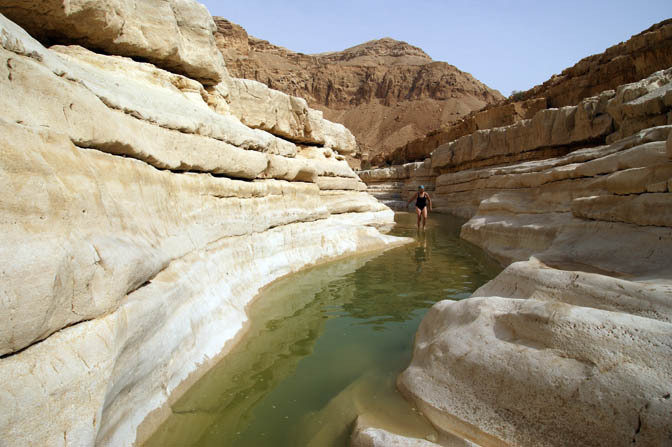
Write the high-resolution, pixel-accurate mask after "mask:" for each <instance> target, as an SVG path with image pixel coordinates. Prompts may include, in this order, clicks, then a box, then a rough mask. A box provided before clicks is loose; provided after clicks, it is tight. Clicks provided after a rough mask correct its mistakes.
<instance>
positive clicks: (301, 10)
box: [200, 0, 672, 96]
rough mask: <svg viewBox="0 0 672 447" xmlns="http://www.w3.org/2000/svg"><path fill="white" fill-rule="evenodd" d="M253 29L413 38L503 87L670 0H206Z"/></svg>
mask: <svg viewBox="0 0 672 447" xmlns="http://www.w3.org/2000/svg"><path fill="white" fill-rule="evenodd" d="M200 1H201V2H202V3H204V4H205V5H206V6H207V7H208V9H209V11H210V13H211V14H212V15H216V16H222V17H225V18H227V19H229V20H231V21H233V22H235V23H238V24H239V25H242V26H243V27H244V28H245V29H246V30H247V32H248V33H249V34H251V35H253V36H255V37H259V38H261V39H265V40H268V41H270V42H272V43H274V44H276V45H280V46H283V47H286V48H289V49H290V50H294V51H299V52H302V53H308V54H310V53H321V52H325V51H339V50H344V49H346V48H349V47H351V46H354V45H357V44H360V43H362V42H366V41H369V40H372V39H379V38H381V37H392V38H394V39H397V40H403V41H406V42H408V43H410V44H412V45H415V46H418V47H420V48H422V49H423V50H425V52H426V53H427V54H429V55H430V56H431V57H432V58H433V59H434V60H437V61H445V62H448V63H450V64H453V65H455V66H456V67H458V68H459V69H460V70H463V71H466V72H469V73H471V74H472V75H474V76H475V77H476V78H477V79H479V80H480V81H482V82H484V83H486V84H487V85H488V86H490V87H492V88H496V89H498V90H499V91H500V92H502V94H504V95H507V96H508V95H509V94H510V93H511V91H512V90H527V89H528V88H530V87H533V86H534V85H536V84H540V83H542V82H544V81H545V80H547V79H548V78H550V77H551V75H553V74H555V73H560V72H561V71H562V70H563V69H565V68H567V67H569V66H572V65H574V64H575V63H576V62H578V61H579V60H580V59H581V58H583V57H585V56H589V55H591V54H595V53H601V52H602V51H604V50H605V49H606V48H608V47H610V46H612V45H615V44H617V43H618V42H621V41H625V40H627V39H628V38H630V36H632V35H633V34H637V33H639V32H640V31H643V30H644V29H646V28H648V27H649V26H651V25H652V24H654V23H657V22H660V21H662V20H664V19H667V18H671V17H672V0H630V1H623V0H597V1H591V0H581V1H578V0H571V1H554V0H551V1H548V0H536V1H527V0H508V1H505V0H490V1H484V0H459V1H457V0H456V1H435V0H415V1H409V0H407V1H397V0H368V1H367V0H357V1H353V0H340V1H321V0H310V1H308V0H290V1H287V0H285V1H272V0H266V1H262V0H242V1H236V2H231V1H221V0H220V1H218V0H205V1H204V0H200Z"/></svg>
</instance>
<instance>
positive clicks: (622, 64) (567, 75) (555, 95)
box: [372, 19, 672, 166]
mask: <svg viewBox="0 0 672 447" xmlns="http://www.w3.org/2000/svg"><path fill="white" fill-rule="evenodd" d="M670 66H672V19H668V20H664V21H662V22H660V23H657V24H655V25H653V26H651V27H649V28H648V29H646V30H644V31H642V32H641V33H638V34H635V35H634V36H632V37H631V38H630V39H628V40H627V41H626V42H621V43H619V44H616V45H614V46H612V47H609V48H608V49H606V50H605V51H604V52H603V53H600V54H595V55H592V56H588V57H586V58H583V59H581V60H580V61H579V62H577V63H576V64H574V65H573V66H572V67H570V68H567V69H565V70H563V71H562V73H561V74H559V75H554V76H553V77H551V79H549V80H548V81H546V82H544V83H543V84H541V85H537V86H535V87H533V88H531V89H529V90H527V91H524V92H518V93H516V94H515V95H512V96H511V97H510V98H508V99H506V100H505V101H503V102H501V103H498V104H493V105H488V106H485V108H484V109H483V110H480V111H476V112H472V113H470V114H469V115H467V116H465V117H464V118H461V119H460V120H458V121H457V122H455V123H452V124H448V125H443V126H441V127H440V128H437V129H435V130H433V131H431V132H430V133H428V134H427V135H424V136H421V137H419V138H417V139H415V140H413V141H410V142H408V143H406V144H401V145H399V146H398V147H397V148H394V149H392V150H391V151H390V152H389V153H387V154H379V155H378V156H376V157H375V158H373V159H372V164H373V165H374V166H383V165H390V164H392V165H395V164H403V163H408V162H414V161H420V160H423V159H425V158H426V157H428V156H429V154H430V153H431V152H432V151H433V150H434V149H436V148H437V147H439V146H440V145H442V144H444V143H448V142H450V141H453V140H456V139H458V138H460V137H462V136H465V135H469V134H470V133H473V132H476V131H477V130H479V129H489V128H492V127H501V126H507V125H509V124H513V123H515V122H517V121H520V120H523V119H529V118H532V117H533V116H534V114H535V113H536V112H538V111H539V110H541V109H545V108H554V107H564V106H573V105H576V104H578V103H579V102H580V101H582V100H583V99H585V98H587V97H590V96H594V95H597V94H599V93H601V92H602V91H606V90H610V89H616V88H617V87H618V86H619V85H622V84H627V83H630V82H636V81H638V80H640V79H643V78H645V77H647V76H649V75H651V74H652V73H654V72H656V71H658V70H664V69H666V68H668V67H670Z"/></svg>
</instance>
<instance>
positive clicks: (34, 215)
mask: <svg viewBox="0 0 672 447" xmlns="http://www.w3.org/2000/svg"><path fill="white" fill-rule="evenodd" d="M41 3H44V2H41ZM94 3H95V2H93V3H92V2H88V3H83V4H81V5H79V8H80V9H77V8H75V6H73V5H75V3H74V2H71V4H70V8H65V9H63V10H59V11H56V12H54V11H51V12H53V13H54V14H56V16H57V17H56V19H54V16H53V15H50V14H41V15H35V16H31V17H32V18H30V20H31V21H32V22H31V23H33V22H34V23H33V24H34V26H36V27H37V28H39V29H42V30H43V31H44V33H46V34H49V36H47V37H45V35H44V34H40V36H41V37H43V38H45V39H46V40H49V39H52V38H54V36H56V35H57V36H58V42H59V43H66V44H67V43H71V42H77V43H80V44H82V45H85V46H76V45H73V46H70V45H57V46H52V47H51V48H49V49H47V48H45V47H44V46H43V45H42V44H41V43H40V42H38V41H37V40H35V39H33V37H31V36H30V35H29V34H28V33H26V32H25V31H24V30H23V29H21V28H20V27H19V26H17V25H16V24H15V23H13V22H11V21H9V20H8V19H7V18H5V17H4V16H2V15H0V105H1V108H2V110H3V114H2V117H0V147H2V157H1V158H0V185H1V186H2V191H3V193H4V194H3V199H2V204H1V206H0V231H1V232H2V234H3V243H2V244H1V245H0V256H1V257H2V259H3V260H4V261H5V262H4V265H3V268H2V269H1V271H0V284H2V286H1V287H0V296H1V297H2V300H0V378H2V380H1V381H0V382H1V383H0V439H1V440H2V441H1V442H0V444H2V445H3V446H5V445H7V446H25V445H77V446H80V445H119V446H123V445H132V444H133V443H134V442H136V441H139V440H138V439H137V438H136V436H137V429H138V427H139V426H140V425H141V424H143V421H145V423H144V427H145V429H146V431H148V430H151V427H149V426H148V424H149V425H152V424H157V423H159V422H160V420H161V408H162V406H164V405H165V404H166V402H167V401H168V399H169V398H171V396H172V397H174V393H175V391H176V390H179V389H180V387H181V384H184V383H185V381H187V380H193V379H194V378H195V377H197V376H198V374H200V373H201V372H202V369H201V368H202V367H203V366H204V365H207V364H208V362H211V361H212V359H214V358H216V357H217V356H218V355H221V354H222V352H224V351H225V349H226V348H227V346H228V344H230V343H231V341H232V340H233V339H234V337H235V336H236V335H237V334H239V333H240V331H241V330H242V329H243V327H244V325H245V321H246V319H247V317H246V314H245V308H246V305H247V304H248V303H249V302H250V301H251V300H252V299H253V298H254V296H255V295H256V294H257V292H258V290H259V289H260V288H261V287H263V286H264V285H266V284H268V283H269V282H271V281H273V280H274V279H276V278H279V277H281V276H283V275H286V274H289V273H291V272H294V271H296V270H298V269H300V268H303V267H305V266H307V265H311V264H314V263H317V262H322V261H324V260H328V259H335V258H337V257H340V256H344V255H348V254H353V253H356V252H360V251H365V250H374V249H375V250H379V249H384V248H386V247H391V246H394V245H397V244H400V243H403V242H404V241H403V240H401V239H399V238H393V237H390V236H386V235H384V234H381V233H380V232H379V231H378V228H381V227H386V226H390V225H391V224H392V222H393V213H392V212H391V211H390V210H389V208H387V207H386V206H384V205H382V204H381V203H379V202H378V201H377V200H375V199H374V198H372V197H371V196H370V195H368V194H367V193H366V192H364V190H365V185H364V184H363V183H362V182H361V181H360V180H359V178H358V177H357V175H356V174H355V173H354V172H353V171H352V170H351V169H350V168H349V167H348V165H347V163H346V162H345V160H344V157H343V155H342V154H345V153H349V152H351V151H352V150H354V145H355V141H354V138H353V136H352V134H351V133H350V132H349V131H347V129H345V128H344V127H343V126H341V125H337V124H334V123H330V122H328V121H326V120H324V119H323V118H322V116H321V114H320V113H319V112H316V111H313V110H311V109H309V108H308V107H307V106H306V103H305V101H303V100H300V99H298V98H292V97H290V96H288V95H285V94H282V93H279V92H274V91H272V90H270V89H268V88H266V87H265V86H261V85H260V84H256V83H253V82H250V81H241V80H236V79H233V78H230V77H229V76H228V74H227V73H226V70H225V69H224V67H223V65H221V66H220V65H219V62H218V60H217V58H210V59H208V58H207V57H205V56H204V55H205V54H207V53H208V52H209V51H210V50H213V49H214V43H212V42H211V39H205V37H207V36H210V38H211V37H212V36H211V31H212V30H211V24H212V19H211V18H210V17H209V15H207V12H206V15H207V17H205V16H203V15H202V13H203V11H204V10H203V8H202V7H201V6H200V5H198V4H196V3H195V2H192V1H180V2H172V1H171V2H159V3H161V5H159V6H161V7H169V6H170V7H171V8H172V11H173V13H174V14H175V15H174V17H173V16H169V17H168V18H165V17H164V18H162V19H157V21H152V20H150V19H149V18H148V17H143V16H142V13H143V11H144V12H148V13H151V14H152V15H153V14H154V13H155V11H153V10H148V9H146V8H145V6H147V5H141V6H142V7H141V8H139V9H137V8H136V9H135V10H134V12H133V14H134V15H133V17H132V18H131V17H127V16H128V14H130V12H129V11H130V10H127V9H124V8H125V7H130V6H129V4H127V3H124V4H123V5H121V4H120V5H117V6H118V7H119V8H121V9H114V8H112V6H110V5H109V4H108V3H105V4H102V3H96V4H94ZM139 3H141V2H138V4H139ZM12 5H13V3H12V2H9V3H6V4H4V5H3V6H2V8H1V9H2V10H7V9H8V8H9V9H11V10H12V11H13V13H16V14H18V15H21V14H23V13H27V14H28V15H30V14H31V11H33V9H34V8H35V7H36V4H33V3H30V4H28V3H22V4H21V5H18V4H17V5H15V6H12ZM113 6H114V5H113ZM122 6H123V7H122ZM131 6H132V5H131ZM136 6H138V5H136ZM106 8H112V9H111V10H109V9H106ZM190 8H192V9H190ZM111 11H113V12H114V14H112V12H111ZM105 12H110V14H103V13H105ZM59 14H60V15H59ZM63 14H65V15H66V17H62V15H63ZM135 14H140V15H135ZM26 17H28V16H24V19H26ZM120 17H121V19H120ZM124 17H126V18H127V19H128V20H127V22H126V25H124V26H123V27H122V28H123V29H124V30H125V31H124V32H121V31H120V33H121V34H119V35H118V36H117V37H116V38H115V39H113V40H110V39H111V38H110V37H109V36H108V35H107V34H105V33H106V32H108V31H110V29H111V30H112V31H114V27H113V26H112V25H114V24H115V23H117V22H116V21H117V20H122V19H123V18H124ZM171 17H173V19H175V20H173V19H171ZM26 20H27V19H26ZM52 20H55V21H56V22H58V23H54V22H51V21H52ZM101 20H103V22H104V21H105V20H111V21H112V22H113V23H107V22H104V23H103V25H105V24H107V25H109V26H111V27H112V28H110V29H107V30H101V31H100V33H99V34H95V35H94V34H91V33H94V30H96V29H97V27H100V26H102V25H101V22H100V21H101ZM143 20H148V23H152V27H151V29H144V28H143V32H149V34H151V36H150V35H144V37H145V38H146V39H144V40H143V36H141V35H140V34H138V33H139V32H140V31H139V29H138V28H137V26H138V24H140V23H143ZM61 21H62V22H63V23H61ZM73 21H74V22H76V23H77V26H73V27H70V26H69V25H68V24H71V23H72V22H73ZM176 23H177V25H176ZM56 25H58V26H63V27H64V28H62V29H61V28H58V27H57V26H56ZM175 26H178V27H180V29H182V28H184V30H183V31H184V32H182V31H181V32H180V33H176V34H175V35H179V39H182V40H181V41H180V42H177V43H176V42H174V41H172V40H170V39H168V40H165V39H161V38H158V39H149V37H152V36H153V37H157V36H159V37H160V36H164V35H170V34H171V33H172V32H173V31H175ZM37 28H35V29H37ZM31 29H33V28H31ZM87 30H88V31H87ZM150 31H151V32H150ZM187 31H188V32H187ZM125 32H128V34H124V33H125ZM191 32H194V33H196V34H197V36H195V37H194V36H192V34H190V33H191ZM50 33H52V34H50ZM73 33H74V34H73ZM82 33H83V34H82ZM208 33H210V34H208ZM113 34H114V33H113ZM199 36H200V37H199ZM202 38H203V39H205V40H203V39H202ZM204 42H205V43H204ZM208 42H209V43H208ZM211 44H212V45H211ZM143 45H144V46H143ZM157 45H158V46H161V48H155V46H157ZM162 45H163V46H162ZM203 45H205V46H206V47H207V46H208V45H211V46H210V47H209V49H210V50H209V49H208V48H200V50H198V48H196V47H202V46H203ZM175 46H177V47H179V48H180V51H173V50H174V48H175ZM101 48H104V49H105V50H106V52H109V53H112V54H99V53H97V52H94V51H92V50H96V49H101ZM182 50H184V51H182ZM187 50H189V51H187ZM191 50H193V51H196V50H198V51H196V53H191V52H190V51H191ZM215 50H216V49H215ZM143 52H144V53H143ZM145 53H146V54H148V55H151V56H153V57H145V56H144V55H145ZM216 54H217V55H218V54H219V53H218V52H217V53H216ZM127 56H133V57H136V58H138V57H142V58H143V59H146V60H150V61H152V62H153V63H156V64H157V65H156V66H155V65H153V64H150V63H147V62H140V61H137V60H133V59H131V58H129V57H127ZM194 58H195V59H194ZM202 58H205V59H202ZM220 59H221V56H220ZM194 60H196V61H201V63H202V65H198V63H197V62H194ZM194 64H196V65H194ZM159 66H160V67H161V68H159ZM185 74H186V75H188V76H185ZM204 83H205V84H204ZM150 414H152V415H153V417H152V418H150V419H147V416H148V415H150Z"/></svg>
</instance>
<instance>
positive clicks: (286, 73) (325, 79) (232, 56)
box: [215, 17, 503, 159]
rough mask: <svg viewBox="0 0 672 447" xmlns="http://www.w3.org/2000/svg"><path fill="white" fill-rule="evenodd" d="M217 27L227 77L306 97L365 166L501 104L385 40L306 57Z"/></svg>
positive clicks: (223, 23) (452, 71)
mask: <svg viewBox="0 0 672 447" xmlns="http://www.w3.org/2000/svg"><path fill="white" fill-rule="evenodd" d="M215 23H216V24H217V32H216V33H215V38H216V41H217V43H218V46H219V48H220V49H221V51H222V54H223V55H224V59H225V60H226V64H227V67H228V69H229V71H230V72H231V73H232V74H234V75H235V76H237V77H240V78H247V79H254V80H257V81H260V82H262V83H264V84H266V85H268V86H269V87H271V88H274V89H277V90H280V91H283V92H285V93H288V94H291V95H294V96H299V97H302V98H305V99H306V100H307V101H308V104H309V105H310V106H311V107H314V108H317V109H319V110H322V111H323V112H324V115H325V117H326V118H327V119H330V120H333V121H336V122H340V123H342V124H344V125H345V126H346V127H347V128H348V129H350V130H351V131H352V132H353V134H354V135H355V136H356V138H357V141H358V143H359V144H360V145H361V146H362V149H361V152H362V153H364V154H368V155H364V158H365V159H366V158H367V157H374V156H376V154H379V153H387V152H388V151H389V150H390V149H391V148H394V147H397V146H398V145H399V144H400V143H402V144H403V143H405V142H407V141H411V140H413V139H415V138H417V137H418V136H420V135H425V134H426V133H427V132H429V131H431V130H434V129H436V128H438V127H440V126H441V125H444V124H445V123H449V122H453V121H455V120H457V119H458V118H460V117H462V116H464V115H466V114H468V113H469V112H471V111H472V110H478V109H480V108H482V107H483V106H485V105H487V104H491V103H494V102H496V101H499V100H501V99H503V97H502V96H501V94H499V92H497V91H494V90H491V89H489V88H488V87H487V86H485V85H483V84H482V83H480V82H479V81H477V80H476V79H474V78H473V77H472V76H471V75H470V74H468V73H464V72H462V71H460V70H459V69H457V68H456V67H454V66H452V65H449V64H447V63H445V62H435V61H433V60H432V59H431V58H430V57H429V56H428V55H427V54H426V53H425V52H424V51H422V50H421V49H420V48H417V47H414V46H412V45H409V44H407V43H405V42H399V41H396V40H393V39H390V38H384V39H380V40H375V41H371V42H366V43H363V44H361V45H357V46H355V47H352V48H349V49H346V50H344V51H339V52H330V53H323V54H315V55H306V54H301V53H296V52H293V51H290V50H287V49H285V48H282V47H278V46H276V45H273V44H271V43H269V42H267V41H264V40H260V39H257V38H254V37H252V36H249V35H248V34H247V32H246V31H245V30H244V29H243V28H242V27H240V26H239V25H236V24H234V23H232V22H230V21H228V20H226V19H223V18H220V17H216V18H215Z"/></svg>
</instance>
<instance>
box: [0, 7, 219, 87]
mask: <svg viewBox="0 0 672 447" xmlns="http://www.w3.org/2000/svg"><path fill="white" fill-rule="evenodd" d="M0 13H2V14H4V15H5V16H7V17H9V18H10V19H11V20H12V21H14V22H16V23H18V24H20V25H21V27H23V28H24V29H26V30H28V32H30V33H31V34H32V35H33V36H35V37H37V38H38V39H40V40H41V41H43V42H45V41H49V40H51V39H55V40H56V41H58V42H61V43H63V42H65V43H78V44H81V45H84V46H86V47H88V48H91V49H97V50H103V51H104V52H105V53H108V54H116V55H121V56H129V57H139V58H142V59H145V60H148V61H150V62H152V63H154V64H156V65H157V66H159V67H162V68H164V69H166V70H170V71H173V72H175V73H180V74H185V75H187V76H189V77H191V78H194V79H198V80H200V81H203V82H207V83H216V82H218V81H219V80H220V79H221V78H222V76H223V75H226V68H225V66H224V59H223V58H222V55H221V53H220V52H219V50H218V49H217V46H216V45H215V38H214V35H213V33H214V31H215V23H214V21H213V20H212V17H211V16H210V14H209V13H208V10H207V9H206V8H205V6H203V5H201V4H200V3H198V2H196V1H193V0H170V1H161V0H104V1H89V0H65V1H61V0H39V1H38V0H30V1H24V0H21V1H19V0H7V1H4V2H3V3H2V5H0Z"/></svg>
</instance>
